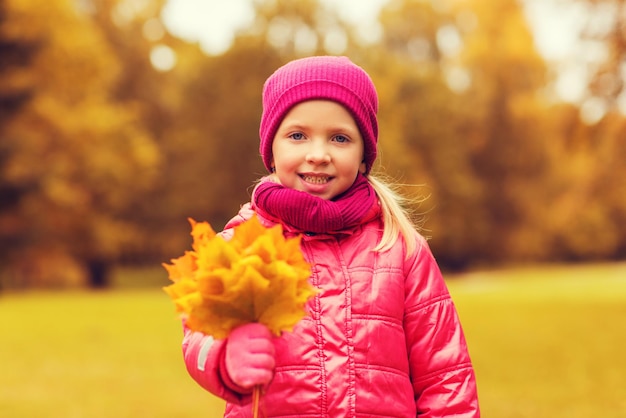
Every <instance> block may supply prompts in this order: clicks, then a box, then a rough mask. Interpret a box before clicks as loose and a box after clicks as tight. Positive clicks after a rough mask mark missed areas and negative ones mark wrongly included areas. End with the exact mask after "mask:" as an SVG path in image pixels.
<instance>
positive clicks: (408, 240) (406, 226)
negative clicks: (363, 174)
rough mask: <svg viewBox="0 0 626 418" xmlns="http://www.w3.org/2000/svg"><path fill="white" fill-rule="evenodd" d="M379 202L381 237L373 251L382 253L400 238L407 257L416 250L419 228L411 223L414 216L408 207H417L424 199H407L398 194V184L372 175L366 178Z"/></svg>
mask: <svg viewBox="0 0 626 418" xmlns="http://www.w3.org/2000/svg"><path fill="white" fill-rule="evenodd" d="M367 179H368V180H369V182H370V184H371V185H372V187H373V188H374V191H375V192H376V195H377V196H378V199H379V201H380V207H381V210H382V215H383V236H382V238H381V240H380V242H379V243H378V244H377V245H376V247H374V249H373V251H375V252H383V251H386V250H388V249H390V248H391V247H393V245H394V244H395V243H396V241H397V240H398V238H400V236H402V238H404V242H405V244H406V251H407V256H409V255H411V254H413V252H414V251H415V250H416V242H415V237H414V236H415V231H417V230H419V229H420V228H419V227H418V225H417V224H416V223H415V222H414V221H413V217H414V214H413V213H412V211H411V210H409V209H408V207H409V205H412V204H415V205H418V204H419V203H421V202H422V201H423V200H424V199H417V198H413V199H412V198H408V197H405V196H403V195H401V194H400V193H399V192H398V184H395V183H391V182H390V181H388V180H383V179H382V178H381V177H379V176H374V175H372V174H370V175H368V176H367Z"/></svg>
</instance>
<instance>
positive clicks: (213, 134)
mask: <svg viewBox="0 0 626 418" xmlns="http://www.w3.org/2000/svg"><path fill="white" fill-rule="evenodd" d="M165 3H166V1H165V0H158V1H152V2H137V1H127V0H93V1H73V0H54V1H49V0H0V286H6V287H30V286H41V285H43V286H67V285H91V286H94V287H104V286H107V284H108V272H109V271H110V269H111V267H112V266H115V265H118V264H133V265H137V264H141V265H153V266H154V265H157V266H158V264H159V263H160V261H161V260H163V259H167V258H168V257H169V255H170V254H178V253H180V252H182V251H183V250H184V248H186V246H187V242H186V231H187V228H188V226H187V224H186V223H185V219H187V218H188V217H192V218H195V219H208V220H210V221H211V224H212V225H223V224H224V223H225V222H226V221H227V220H228V219H230V217H231V216H232V215H233V214H234V213H235V212H236V211H237V209H238V208H239V206H240V205H241V204H242V203H243V202H245V201H247V200H248V199H249V191H250V186H251V184H253V182H254V181H255V180H256V179H258V178H259V177H261V176H262V175H264V174H265V169H264V167H263V165H262V163H261V161H260V158H259V155H258V124H259V117H260V114H261V88H262V85H263V82H264V80H265V79H266V78H267V76H269V75H270V74H271V73H272V72H273V71H274V70H275V69H276V68H277V67H279V66H280V65H281V64H283V63H285V62H286V61H288V60H291V59H293V58H298V57H301V56H303V55H312V54H345V55H349V56H350V57H351V58H352V60H353V61H354V62H356V63H357V64H359V65H361V66H363V67H364V68H365V69H366V70H367V71H368V72H369V73H370V75H371V76H372V78H373V80H374V82H375V84H376V85H377V88H378V92H379V98H380V112H379V125H380V133H381V135H380V140H379V148H380V153H379V159H378V161H377V163H376V165H375V166H374V172H377V173H380V174H387V175H389V176H390V177H392V178H393V179H396V180H397V181H398V183H401V184H403V185H419V186H401V189H402V191H403V192H406V193H408V194H410V195H422V196H427V197H428V198H427V199H426V200H425V201H424V203H422V205H421V206H419V207H415V208H413V209H414V212H416V213H417V214H423V219H422V220H423V221H424V226H425V230H424V231H423V232H424V234H425V235H427V236H429V237H432V239H431V241H430V244H431V247H432V248H433V251H434V253H435V255H436V256H437V258H438V261H439V262H440V264H441V265H442V267H443V268H444V269H467V268H472V267H475V266H479V265H494V264H507V263H522V262H524V263H526V262H571V261H577V262H578V261H589V260H618V259H623V258H624V254H626V232H625V230H624V228H623V225H624V224H625V223H626V190H625V187H626V186H625V182H624V181H623V180H622V179H623V178H625V177H626V159H625V158H624V157H623V156H624V155H626V141H625V140H624V138H626V118H625V117H624V113H623V110H620V107H619V106H620V103H626V99H624V98H625V97H626V93H625V92H624V91H625V89H624V86H625V85H626V83H624V80H623V74H622V73H623V72H622V70H621V67H620V63H621V62H623V60H624V57H625V56H626V48H625V47H624V44H623V42H621V41H620V39H621V38H620V36H621V35H620V34H621V33H622V32H620V30H621V29H620V28H622V27H623V22H622V20H623V18H622V16H624V13H623V12H622V13H618V12H616V13H607V12H606V10H624V9H625V8H626V5H625V3H624V1H623V0H619V1H618V0H611V1H606V2H595V1H590V0H580V1H576V2H567V4H570V3H571V4H574V3H576V4H579V5H585V8H586V9H585V10H586V11H587V12H588V13H587V16H588V18H589V21H588V22H587V26H588V27H589V28H594V27H596V26H597V22H598V21H601V22H603V25H601V26H602V28H603V30H602V31H599V30H593V31H591V30H589V31H587V32H585V33H581V34H580V35H581V38H583V37H586V38H585V39H586V42H593V44H592V46H593V48H595V49H594V50H597V51H604V52H606V54H591V55H593V56H594V57H596V59H599V60H600V61H598V62H593V63H592V62H590V63H588V65H589V69H590V71H589V75H590V76H589V79H587V80H584V81H583V82H585V83H587V85H586V86H583V87H584V88H582V90H583V91H584V92H585V95H584V97H582V98H581V100H580V102H577V103H569V102H568V103H565V102H562V101H560V100H559V97H558V96H557V95H556V91H555V85H556V84H557V82H558V81H559V80H558V78H557V76H558V74H559V69H560V66H561V65H562V63H558V62H556V63H555V62H551V61H550V60H549V59H546V57H544V56H542V55H540V54H539V53H538V50H537V47H536V43H535V41H534V39H533V36H532V32H531V31H530V25H529V23H528V19H527V18H526V15H525V13H524V8H523V5H522V3H523V2H519V1H516V0H498V1H497V2H485V1H484V0H463V1H461V0H442V1H438V2H427V1H415V0H394V1H389V2H388V3H387V4H385V6H384V7H383V8H382V11H381V14H380V18H379V21H378V23H379V27H378V29H379V31H373V30H372V31H364V30H363V28H362V27H360V26H359V25H358V24H353V23H350V22H348V21H346V20H345V18H344V17H343V16H342V15H340V14H338V13H337V12H335V11H333V9H332V8H329V7H326V6H324V4H325V3H322V2H320V1H314V0H308V1H298V2H294V1H291V0H277V1H269V0H267V1H265V0H259V1H255V2H254V5H255V8H256V17H255V18H254V21H253V22H252V23H251V24H250V26H249V27H247V28H242V29H241V30H240V31H238V32H237V34H236V37H235V40H234V43H233V44H232V46H231V48H230V49H229V50H228V51H226V52H225V53H223V54H221V55H216V56H212V55H207V54H205V53H203V51H202V50H201V49H200V48H199V46H198V45H197V44H196V43H194V42H189V41H185V40H182V39H178V38H176V37H175V36H173V35H172V34H171V33H169V32H168V31H167V28H166V27H165V25H164V24H163V19H162V16H161V11H162V9H163V6H164V5H165ZM565 5H566V4H565V3H564V5H563V7H565ZM607 5H610V7H612V8H613V9H607V8H606V7H605V6H607ZM607 7H608V6H607ZM602 10H604V12H603V11H602ZM600 18H601V19H600ZM598 19H600V20H598ZM620 19H621V20H620ZM594 22H595V23H594ZM594 24H595V26H594ZM375 34H378V35H377V37H376V38H375V39H374V40H372V37H371V36H369V37H368V36H367V35H375ZM618 35H620V36H618ZM584 45H590V44H588V43H585V44H584ZM158 51H169V53H170V54H171V56H172V57H174V58H175V60H174V63H173V65H172V66H171V68H169V69H164V68H163V67H162V66H159V65H156V64H155V61H154V57H155V56H156V54H155V52H158ZM580 55H581V56H586V55H587V54H583V53H581V54H580ZM602 57H604V58H602ZM590 58H593V57H591V56H590ZM602 59H604V61H602ZM623 107H624V106H623V105H622V108H623ZM594 109H595V110H594ZM590 115H592V116H594V115H595V116H594V118H593V119H590Z"/></svg>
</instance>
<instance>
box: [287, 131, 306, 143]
mask: <svg viewBox="0 0 626 418" xmlns="http://www.w3.org/2000/svg"><path fill="white" fill-rule="evenodd" d="M289 138H291V139H293V140H294V141H301V140H303V139H304V134H303V133H302V132H294V133H292V134H291V135H289Z"/></svg>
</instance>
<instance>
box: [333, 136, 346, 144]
mask: <svg viewBox="0 0 626 418" xmlns="http://www.w3.org/2000/svg"><path fill="white" fill-rule="evenodd" d="M333 141H335V142H339V143H344V142H349V141H350V138H348V137H347V136H344V135H336V136H335V137H334V138H333Z"/></svg>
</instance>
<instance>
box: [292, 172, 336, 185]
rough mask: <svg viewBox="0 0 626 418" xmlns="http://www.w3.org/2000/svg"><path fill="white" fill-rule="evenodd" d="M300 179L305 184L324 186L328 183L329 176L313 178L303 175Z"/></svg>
mask: <svg viewBox="0 0 626 418" xmlns="http://www.w3.org/2000/svg"><path fill="white" fill-rule="evenodd" d="M300 177H302V180H304V181H306V182H307V183H312V184H326V183H328V182H329V181H330V179H331V177H329V176H313V175H310V174H309V175H306V174H303V175H301V176H300Z"/></svg>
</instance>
